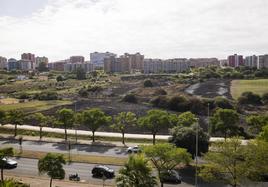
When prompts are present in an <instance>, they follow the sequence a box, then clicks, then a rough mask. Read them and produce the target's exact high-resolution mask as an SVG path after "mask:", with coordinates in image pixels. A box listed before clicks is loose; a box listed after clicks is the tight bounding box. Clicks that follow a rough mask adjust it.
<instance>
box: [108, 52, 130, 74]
mask: <svg viewBox="0 0 268 187" xmlns="http://www.w3.org/2000/svg"><path fill="white" fill-rule="evenodd" d="M130 70H131V69H130V59H129V57H127V56H124V55H122V56H120V57H119V58H116V57H114V56H110V57H108V58H105V59H104V71H105V72H107V73H114V72H122V73H127V72H128V73H130Z"/></svg>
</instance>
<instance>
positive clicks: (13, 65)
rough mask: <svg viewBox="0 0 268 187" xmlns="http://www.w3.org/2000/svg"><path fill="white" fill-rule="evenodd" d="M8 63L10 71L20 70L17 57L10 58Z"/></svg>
mask: <svg viewBox="0 0 268 187" xmlns="http://www.w3.org/2000/svg"><path fill="white" fill-rule="evenodd" d="M7 64H8V65H7V69H8V71H12V70H18V69H19V63H18V61H17V60H16V59H15V58H10V59H8V62H7Z"/></svg>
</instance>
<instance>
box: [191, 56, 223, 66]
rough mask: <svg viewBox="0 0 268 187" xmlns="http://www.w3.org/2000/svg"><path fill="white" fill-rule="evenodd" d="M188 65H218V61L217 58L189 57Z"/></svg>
mask: <svg viewBox="0 0 268 187" xmlns="http://www.w3.org/2000/svg"><path fill="white" fill-rule="evenodd" d="M188 61H189V63H190V66H191V67H194V68H200V67H208V66H220V61H219V60H218V59H217V58H190V59H189V60H188Z"/></svg>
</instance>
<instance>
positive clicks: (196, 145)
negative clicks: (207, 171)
mask: <svg viewBox="0 0 268 187" xmlns="http://www.w3.org/2000/svg"><path fill="white" fill-rule="evenodd" d="M198 127H199V124H198V123H197V124H196V136H195V186H196V187H197V186H198V181H197V165H198V160H197V155H198Z"/></svg>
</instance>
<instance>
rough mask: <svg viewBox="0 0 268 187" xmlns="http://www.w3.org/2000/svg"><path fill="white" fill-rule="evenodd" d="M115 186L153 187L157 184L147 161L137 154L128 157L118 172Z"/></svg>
mask: <svg viewBox="0 0 268 187" xmlns="http://www.w3.org/2000/svg"><path fill="white" fill-rule="evenodd" d="M116 184H117V186H118V187H154V186H155V185H156V184H157V182H156V178H155V177H154V176H153V172H152V167H151V166H150V162H149V160H148V159H146V158H144V156H143V155H142V154H139V155H131V156H129V158H128V161H127V162H126V163H125V164H124V166H123V167H122V168H121V169H120V170H119V174H118V176H117V177H116Z"/></svg>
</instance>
